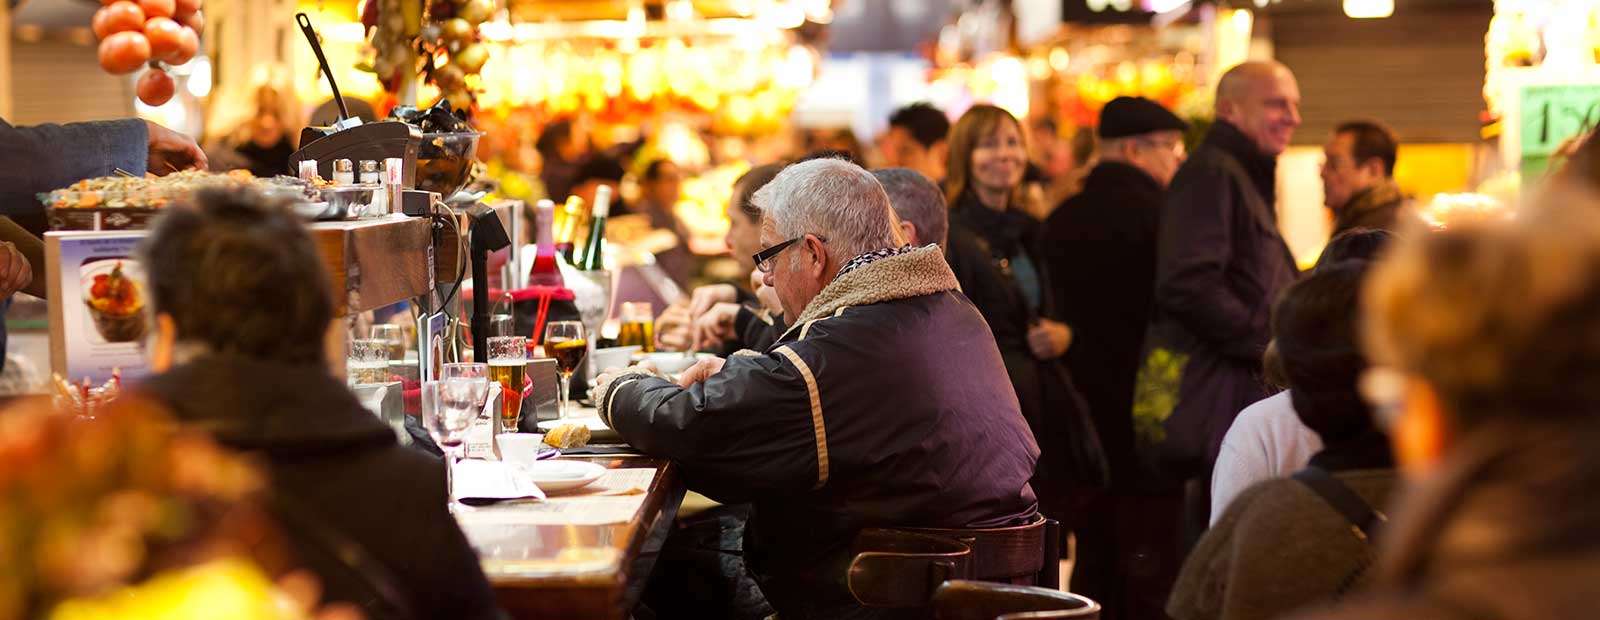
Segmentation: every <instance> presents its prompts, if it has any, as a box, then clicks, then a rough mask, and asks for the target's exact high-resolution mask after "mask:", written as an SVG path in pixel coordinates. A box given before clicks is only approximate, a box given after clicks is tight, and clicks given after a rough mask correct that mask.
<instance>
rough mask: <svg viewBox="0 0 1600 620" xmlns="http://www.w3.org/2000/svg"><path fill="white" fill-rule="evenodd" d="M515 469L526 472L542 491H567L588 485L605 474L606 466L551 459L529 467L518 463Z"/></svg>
mask: <svg viewBox="0 0 1600 620" xmlns="http://www.w3.org/2000/svg"><path fill="white" fill-rule="evenodd" d="M517 469H520V470H522V471H523V472H526V473H527V474H528V478H529V479H531V480H533V483H534V484H537V485H539V488H540V489H541V490H544V491H547V492H548V491H569V490H572V489H577V488H581V487H585V486H588V485H589V484H590V483H592V482H594V481H596V480H599V479H600V476H603V475H605V473H606V468H604V467H601V466H599V465H596V464H594V463H590V462H588V461H566V460H561V459H551V460H548V461H539V462H536V463H534V464H533V465H532V466H531V467H530V466H524V465H518V467H517Z"/></svg>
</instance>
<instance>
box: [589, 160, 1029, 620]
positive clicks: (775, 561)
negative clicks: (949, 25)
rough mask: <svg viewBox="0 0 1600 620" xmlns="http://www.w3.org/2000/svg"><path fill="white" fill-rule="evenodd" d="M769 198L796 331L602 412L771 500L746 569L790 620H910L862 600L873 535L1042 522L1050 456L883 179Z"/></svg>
mask: <svg viewBox="0 0 1600 620" xmlns="http://www.w3.org/2000/svg"><path fill="white" fill-rule="evenodd" d="M753 201H754V202H755V204H756V205H757V206H758V207H759V208H760V209H761V210H762V219H761V244H762V248H763V249H762V250H761V251H760V252H759V254H758V255H757V256H756V257H753V258H754V260H755V262H756V263H757V265H758V269H760V270H761V272H762V273H763V274H764V275H765V279H766V284H767V285H768V286H771V287H772V288H773V289H775V290H776V292H777V296H778V299H779V304H780V305H781V306H782V307H783V311H784V315H785V316H787V317H792V318H793V320H792V321H791V324H790V326H789V328H788V329H787V330H786V331H785V332H784V334H783V335H782V337H781V338H779V339H778V341H777V343H776V344H775V345H774V346H773V347H771V348H769V349H768V350H767V351H765V352H763V353H757V354H752V355H734V356H731V357H728V358H727V359H726V360H724V359H721V358H711V359H706V360H702V361H701V362H700V363H699V364H697V365H695V366H694V367H692V368H690V369H689V370H687V371H685V372H684V373H683V375H682V376H681V377H680V378H679V379H678V381H677V382H673V381H670V380H668V379H666V378H663V377H660V376H657V375H655V374H654V373H652V372H651V371H650V370H649V369H648V368H644V367H635V368H632V369H629V370H627V371H624V372H620V373H618V372H608V373H604V374H602V375H601V376H600V378H599V379H598V388H597V393H598V394H600V398H599V400H598V403H599V408H598V413H599V415H600V418H601V419H602V420H605V421H606V423H607V424H609V425H610V427H611V428H614V429H616V430H617V433H618V434H620V435H621V436H622V437H623V439H625V440H627V441H628V443H629V444H630V445H632V446H634V447H635V448H637V449H638V450H640V451H641V452H644V453H646V454H651V455H654V456H657V457H663V458H670V459H672V460H673V461H674V462H675V463H677V464H678V465H679V466H680V467H682V468H683V472H684V478H685V479H686V480H689V481H690V487H691V488H692V489H694V490H696V491H699V492H701V493H704V494H705V495H707V496H708V497H711V498H712V499H715V500H718V501H721V502H724V503H730V502H745V501H748V502H751V503H752V504H753V509H752V514H751V518H750V524H749V529H748V530H747V532H746V535H745V539H744V540H745V546H744V551H745V557H746V558H747V559H748V562H749V565H750V567H751V568H752V569H753V572H754V574H755V576H756V578H757V580H758V581H759V582H760V585H761V591H762V592H763V593H764V594H765V595H766V597H767V599H768V601H769V602H770V603H771V604H772V607H773V608H774V609H776V610H777V612H778V614H779V616H780V617H782V618H785V619H786V620H803V619H806V618H818V619H823V618H827V619H834V618H862V619H864V618H899V617H904V610H894V609H871V608H866V607H863V606H861V605H860V604H859V603H857V601H856V600H855V598H854V597H853V596H852V595H851V593H850V592H849V591H848V590H846V588H845V587H844V583H843V582H842V579H843V577H844V575H845V574H846V572H847V570H848V567H849V564H850V560H851V558H852V553H851V549H850V546H851V542H852V541H853V540H854V539H855V537H856V535H857V534H858V533H859V532H860V531H861V529H862V528H863V527H869V526H877V527H955V528H979V527H1003V526H1006V525H1018V524H1024V523H1029V522H1031V521H1033V519H1034V518H1035V515H1036V505H1037V502H1036V500H1035V498H1034V494H1033V491H1032V490H1031V489H1030V485H1029V482H1028V479H1029V476H1031V475H1032V473H1033V471H1034V464H1035V462H1036V459H1037V457H1038V454H1039V453H1038V448H1037V447H1036V446H1035V444H1034V441H1033V438H1032V436H1031V435H1030V433H1029V432H1028V427H1027V423H1026V422H1025V421H1024V420H1023V419H1022V415H1021V412H1020V409H1019V407H1018V404H1017V400H1016V399H1015V398H1013V397H1012V396H1011V393H1010V380H1009V379H1008V377H1007V375H1006V366H1005V364H1004V362H1002V360H1001V357H1000V352H999V351H998V350H997V349H996V347H995V344H994V340H993V339H992V338H991V337H990V336H989V334H988V332H987V329H986V328H985V326H984V320H983V317H982V315H980V314H979V313H978V312H977V310H975V309H974V308H973V306H972V304H971V303H970V302H968V301H967V299H966V298H965V297H964V296H963V295H962V294H961V292H960V291H959V290H958V288H957V281H956V278H955V275H954V274H953V273H951V271H950V267H949V266H948V265H947V263H946V262H945V258H944V253H943V252H942V251H941V250H940V249H939V247H938V246H935V245H926V246H922V247H914V246H912V245H910V244H908V243H906V241H905V239H904V238H903V237H902V236H901V232H900V227H899V222H898V218H897V217H896V215H895V212H894V211H893V210H892V209H891V207H890V203H889V197H888V196H887V194H886V193H885V192H884V190H883V188H882V186H881V185H880V184H879V182H878V181H877V180H876V179H874V178H873V175H872V174H870V173H868V172H867V171H866V170H863V169H862V168H861V167H859V166H856V165H855V164H852V163H850V162H847V161H843V160H839V159H828V158H824V159H817V160H812V161H805V162H801V163H797V164H794V165H791V166H789V167H788V168H785V169H784V171H783V172H782V173H780V174H779V175H778V177H777V178H776V179H774V180H773V181H772V182H771V183H769V184H767V186H766V187H763V188H762V189H761V190H760V191H757V192H756V193H755V196H754V197H753ZM955 352H958V353H959V354H953V353H955Z"/></svg>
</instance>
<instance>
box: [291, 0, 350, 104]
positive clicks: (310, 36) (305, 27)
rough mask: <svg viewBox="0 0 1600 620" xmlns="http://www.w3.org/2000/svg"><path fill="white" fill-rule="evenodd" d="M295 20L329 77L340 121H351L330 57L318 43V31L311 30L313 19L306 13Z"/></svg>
mask: <svg viewBox="0 0 1600 620" xmlns="http://www.w3.org/2000/svg"><path fill="white" fill-rule="evenodd" d="M294 20H295V21H296V22H298V23H299V24H300V32H303V33H305V35H306V42H307V43H310V44H311V51H312V52H314V53H315V54H316V55H317V63H318V64H320V65H322V74H323V75H325V76H328V88H331V89H333V101H334V102H335V103H338V104H339V120H340V121H345V120H349V119H350V110H349V109H347V108H345V105H344V97H343V96H342V95H340V94H339V83H338V82H336V81H334V79H333V71H332V70H331V69H329V68H328V57H327V56H324V55H323V54H322V44H321V43H319V42H317V31H316V30H314V29H312V28H311V18H310V17H308V16H306V14H305V13H295V14H294Z"/></svg>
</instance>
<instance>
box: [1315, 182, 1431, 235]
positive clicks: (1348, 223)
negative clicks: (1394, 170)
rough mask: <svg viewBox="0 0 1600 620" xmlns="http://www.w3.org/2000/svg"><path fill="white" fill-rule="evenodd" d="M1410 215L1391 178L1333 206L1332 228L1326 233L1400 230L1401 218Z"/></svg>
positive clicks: (1402, 219) (1397, 187)
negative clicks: (1331, 230) (1353, 230)
mask: <svg viewBox="0 0 1600 620" xmlns="http://www.w3.org/2000/svg"><path fill="white" fill-rule="evenodd" d="M1410 217H1414V215H1412V213H1411V211H1410V209H1407V208H1406V197H1405V194H1402V193H1401V192H1400V186H1399V185H1396V184H1395V182H1394V180H1393V179H1387V180H1385V181H1384V182H1383V183H1380V184H1378V185H1376V186H1373V187H1371V188H1368V189H1367V190H1365V191H1363V192H1360V193H1358V194H1356V195H1355V196H1352V197H1351V198H1350V201H1349V202H1347V203H1345V204H1344V205H1343V206H1341V207H1339V208H1338V209H1334V210H1333V232H1332V233H1329V235H1328V236H1329V237H1330V238H1331V237H1337V236H1339V233H1342V232H1345V231H1347V230H1351V229H1355V228H1368V229H1372V230H1399V226H1400V225H1401V224H1402V222H1403V221H1404V220H1405V219H1407V218H1410Z"/></svg>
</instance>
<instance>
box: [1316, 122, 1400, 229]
mask: <svg viewBox="0 0 1600 620" xmlns="http://www.w3.org/2000/svg"><path fill="white" fill-rule="evenodd" d="M1398 148H1399V145H1398V140H1396V139H1395V136H1394V132H1393V131H1390V130H1389V128H1388V127H1384V126H1383V125H1381V124H1378V123H1376V122H1373V121H1350V122H1347V123H1343V124H1341V125H1339V127H1338V128H1336V129H1334V130H1333V135H1331V136H1329V137H1328V143H1327V144H1326V145H1324V146H1323V147H1322V197H1323V204H1324V205H1326V206H1327V207H1328V210H1329V211H1331V212H1332V213H1333V233H1332V234H1331V235H1330V238H1331V237H1333V236H1338V235H1339V233H1342V232H1344V231H1347V230H1351V229H1354V228H1370V229H1373V230H1394V228H1395V226H1396V220H1397V219H1398V218H1400V217H1401V216H1402V214H1403V213H1404V212H1405V211H1406V210H1405V202H1406V201H1405V196H1404V195H1402V194H1401V193H1400V186H1399V185H1397V184H1395V182H1394V162H1395V152H1396V151H1397V150H1398Z"/></svg>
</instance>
